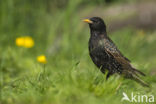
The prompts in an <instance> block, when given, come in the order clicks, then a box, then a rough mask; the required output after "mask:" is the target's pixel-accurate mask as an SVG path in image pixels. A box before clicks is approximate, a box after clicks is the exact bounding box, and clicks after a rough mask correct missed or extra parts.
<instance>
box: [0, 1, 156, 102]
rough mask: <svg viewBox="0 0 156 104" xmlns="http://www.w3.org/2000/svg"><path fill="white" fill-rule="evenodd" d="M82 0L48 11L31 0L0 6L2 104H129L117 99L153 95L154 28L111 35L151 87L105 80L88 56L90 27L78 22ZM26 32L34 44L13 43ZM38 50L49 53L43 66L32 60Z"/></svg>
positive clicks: (155, 40)
mask: <svg viewBox="0 0 156 104" xmlns="http://www.w3.org/2000/svg"><path fill="white" fill-rule="evenodd" d="M81 2H82V1H76V2H73V1H71V2H70V3H69V4H68V6H67V7H66V8H65V10H59V9H57V10H56V12H52V13H48V12H47V11H46V10H45V7H44V6H40V5H42V4H40V5H36V6H37V7H38V8H37V9H36V8H35V9H34V10H33V9H32V7H33V6H32V5H31V3H30V2H27V3H23V4H21V5H18V4H16V3H19V1H18V2H9V1H7V0H6V1H5V2H3V3H1V4H0V5H1V6H0V7H1V8H3V12H1V18H2V20H3V22H2V24H1V25H0V30H1V31H0V36H1V38H0V53H1V55H0V81H1V83H0V88H1V90H0V91H1V100H0V103H1V104H21V103H22V104H28V103H29V104H49V103H50V104H62V103H64V104H73V103H74V104H86V103H88V104H103V103H111V104H121V103H123V104H125V103H126V104H127V103H129V102H126V101H125V102H121V99H122V97H123V95H122V93H123V92H125V93H126V94H127V95H129V96H130V94H131V92H134V93H140V94H146V95H151V94H152V95H154V96H155V92H156V83H155V82H156V79H155V74H156V71H155V68H156V66H155V65H156V54H155V51H154V50H156V47H155V44H156V37H155V35H156V31H144V30H136V29H133V28H130V27H127V28H124V29H121V30H119V31H116V32H113V33H109V34H110V37H111V38H112V40H113V41H114V42H115V43H116V45H117V46H118V48H119V49H120V50H121V51H122V53H124V55H125V56H126V57H128V58H129V59H130V60H131V61H132V64H133V65H134V66H135V67H136V68H137V69H140V70H141V71H143V72H144V73H146V74H147V76H146V77H145V78H143V79H144V80H145V81H147V82H148V83H150V85H151V86H152V88H151V89H148V88H144V87H142V86H140V85H139V84H137V83H136V82H134V81H131V80H125V79H122V78H120V77H119V76H118V75H114V76H112V77H110V79H109V80H108V81H106V79H105V77H106V75H103V74H102V73H101V72H100V71H99V70H98V69H97V68H96V67H95V65H94V64H93V63H92V61H91V59H90V57H89V54H88V39H89V29H88V26H87V25H86V24H84V23H82V22H81V20H82V19H83V18H82V17H84V16H86V15H87V13H85V12H86V11H89V7H83V6H82V8H83V10H81V9H80V8H79V5H80V4H81ZM27 6H29V7H27ZM19 8H20V10H21V11H20V10H19ZM1 10H2V9H1ZM7 11H10V13H8V12H7ZM81 12H83V13H81ZM78 13H80V14H78ZM84 13H85V15H82V14H84ZM4 17H7V18H4ZM25 35H30V36H31V37H33V39H34V41H35V46H34V47H33V48H30V49H26V48H22V47H17V46H16V45H15V39H16V38H17V37H19V36H25ZM41 54H45V55H46V56H47V60H48V63H47V64H46V66H45V68H44V66H43V65H42V64H40V63H38V62H37V61H36V57H37V56H39V55H41ZM120 83H122V84H121V86H120V87H119V84H120ZM118 87H119V88H118Z"/></svg>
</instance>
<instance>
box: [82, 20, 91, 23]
mask: <svg viewBox="0 0 156 104" xmlns="http://www.w3.org/2000/svg"><path fill="white" fill-rule="evenodd" d="M83 22H86V23H93V21H91V20H90V19H84V20H83Z"/></svg>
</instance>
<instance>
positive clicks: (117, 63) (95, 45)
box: [84, 17, 149, 87]
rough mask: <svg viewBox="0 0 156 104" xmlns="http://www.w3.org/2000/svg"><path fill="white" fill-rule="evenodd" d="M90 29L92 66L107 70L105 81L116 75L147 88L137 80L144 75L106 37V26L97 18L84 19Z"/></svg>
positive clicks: (145, 84) (142, 82) (103, 70)
mask: <svg viewBox="0 0 156 104" xmlns="http://www.w3.org/2000/svg"><path fill="white" fill-rule="evenodd" d="M84 22H87V23H88V24H89V27H90V34H91V36H90V39H89V54H90V57H91V59H92V61H93V62H94V64H95V65H96V66H97V67H98V68H99V69H100V70H101V72H102V73H105V71H106V70H108V74H107V79H108V78H109V76H110V75H112V74H114V73H118V74H120V75H123V76H124V77H125V78H128V79H133V80H135V81H137V82H139V83H140V84H142V85H143V86H146V87H149V85H148V84H147V83H145V82H144V81H143V80H141V79H140V78H139V75H142V76H145V74H144V73H143V72H141V71H139V70H137V69H135V68H133V67H132V66H131V64H130V61H129V60H128V59H127V58H126V57H124V56H123V55H122V53H121V52H120V51H119V50H118V48H117V47H116V46H115V44H114V43H113V41H112V40H111V39H110V38H109V37H108V36H107V32H106V25H105V23H104V21H103V20H102V19H101V18H99V17H92V18H90V19H85V20H84Z"/></svg>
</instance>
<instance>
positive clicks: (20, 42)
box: [16, 36, 34, 48]
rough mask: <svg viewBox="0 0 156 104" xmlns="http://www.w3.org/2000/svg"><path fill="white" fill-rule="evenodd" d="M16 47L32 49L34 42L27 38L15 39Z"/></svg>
mask: <svg viewBox="0 0 156 104" xmlns="http://www.w3.org/2000/svg"><path fill="white" fill-rule="evenodd" d="M16 45H17V46H23V47H25V48H32V47H33V46H34V40H33V39H32V38H31V37H29V36H25V37H18V38H16Z"/></svg>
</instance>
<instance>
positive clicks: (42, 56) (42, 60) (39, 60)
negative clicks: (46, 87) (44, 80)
mask: <svg viewBox="0 0 156 104" xmlns="http://www.w3.org/2000/svg"><path fill="white" fill-rule="evenodd" d="M37 61H38V62H40V63H42V64H46V63H47V60H46V57H45V56H44V55H40V56H38V57H37Z"/></svg>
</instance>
